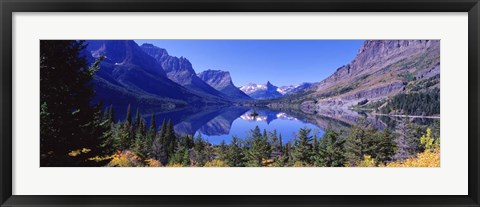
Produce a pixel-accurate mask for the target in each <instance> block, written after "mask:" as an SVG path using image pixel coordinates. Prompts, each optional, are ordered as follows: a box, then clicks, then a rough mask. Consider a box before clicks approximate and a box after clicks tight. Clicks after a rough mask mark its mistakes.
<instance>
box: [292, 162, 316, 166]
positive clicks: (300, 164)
mask: <svg viewBox="0 0 480 207" xmlns="http://www.w3.org/2000/svg"><path fill="white" fill-rule="evenodd" d="M293 167H312V166H311V165H309V164H308V163H306V162H301V161H296V162H295V163H293Z"/></svg>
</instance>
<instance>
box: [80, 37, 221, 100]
mask: <svg viewBox="0 0 480 207" xmlns="http://www.w3.org/2000/svg"><path fill="white" fill-rule="evenodd" d="M86 43H87V44H88V46H87V48H86V51H87V52H86V55H87V59H88V60H89V62H93V61H94V59H95V58H97V57H99V56H101V55H103V56H104V57H105V59H104V60H103V61H102V63H101V65H100V66H101V69H100V70H99V71H97V73H96V75H95V77H94V82H95V91H96V94H97V97H98V100H97V101H100V100H103V101H104V104H106V105H109V104H113V105H114V106H116V107H117V106H118V107H121V108H124V107H126V106H127V105H128V104H132V105H134V106H135V105H138V106H142V107H161V108H173V107H179V106H184V105H187V104H193V105H197V104H200V105H203V104H208V103H215V100H209V99H205V98H203V97H201V96H200V95H198V94H195V93H193V92H192V91H190V90H188V89H186V88H184V87H182V86H181V85H179V84H177V83H175V82H173V81H171V80H170V79H169V78H168V77H167V75H166V73H165V71H164V70H163V68H162V66H161V65H160V64H159V63H158V62H157V61H156V60H155V59H154V58H152V57H151V56H149V55H147V54H146V53H145V52H143V50H142V49H141V48H140V47H139V46H138V45H137V44H136V43H135V42H134V41H129V40H89V41H86Z"/></svg>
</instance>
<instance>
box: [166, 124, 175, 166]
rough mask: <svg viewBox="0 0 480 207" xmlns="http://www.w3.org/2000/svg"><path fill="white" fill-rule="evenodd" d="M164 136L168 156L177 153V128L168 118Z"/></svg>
mask: <svg viewBox="0 0 480 207" xmlns="http://www.w3.org/2000/svg"><path fill="white" fill-rule="evenodd" d="M164 136H165V144H166V146H167V157H170V156H171V155H173V154H174V153H175V148H176V144H177V136H176V135H175V130H174V129H173V124H172V121H171V120H168V122H167V127H166V131H165V134H164Z"/></svg>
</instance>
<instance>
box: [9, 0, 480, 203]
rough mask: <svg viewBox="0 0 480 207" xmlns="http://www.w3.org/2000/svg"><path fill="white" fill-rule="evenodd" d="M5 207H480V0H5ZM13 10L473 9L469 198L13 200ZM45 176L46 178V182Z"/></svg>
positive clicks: (17, 197) (470, 28) (83, 197)
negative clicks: (479, 107) (479, 108)
mask: <svg viewBox="0 0 480 207" xmlns="http://www.w3.org/2000/svg"><path fill="white" fill-rule="evenodd" d="M0 10H1V24H2V26H1V30H2V31H1V32H0V39H1V42H0V47H1V50H0V63H1V69H0V70H1V73H0V81H1V83H0V87H1V90H0V91H1V93H0V100H1V102H0V116H1V126H0V134H1V140H0V151H1V152H0V156H1V157H0V166H1V176H0V185H1V187H0V203H1V204H2V206H54V205H56V206H120V205H121V206H277V205H278V206H373V205H376V206H480V204H479V203H480V202H479V189H478V188H479V162H480V160H479V152H478V150H479V148H480V145H479V142H478V138H479V135H480V133H479V131H480V127H479V125H478V121H479V110H478V106H479V98H480V96H479V88H480V73H479V61H480V57H479V52H478V50H479V48H480V47H479V41H478V40H479V37H478V35H479V18H480V17H479V12H480V5H479V1H478V0H403V1H402V0H383V1H379V0H336V1H332V0H297V1H296V0H243V1H242V0H229V1H225V0H224V1H222V0H196V1H195V0H141V1H134V0H84V1H79V0H72V1H66V0H63V1H61V0H0ZM13 12H468V67H469V68H468V81H469V85H468V91H469V100H468V104H469V108H468V110H469V114H468V117H469V118H468V122H469V124H468V127H469V129H468V134H469V137H468V164H469V169H468V181H469V185H468V195H464V196H454V195H442V196H440V195H439V196H394V195H392V196H374V195H371V196H246V195H245V196H214V195H211V196H93V195H81V196H53V195H52V196H25V195H12V139H13V136H12V118H13V117H12V14H13ZM39 179H41V178H39Z"/></svg>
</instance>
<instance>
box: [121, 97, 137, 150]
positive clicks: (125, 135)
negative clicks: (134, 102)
mask: <svg viewBox="0 0 480 207" xmlns="http://www.w3.org/2000/svg"><path fill="white" fill-rule="evenodd" d="M134 137H135V136H134V133H133V125H132V114H131V107H130V104H129V105H128V107H127V116H126V118H125V122H123V129H122V132H121V134H120V140H121V141H120V142H121V144H120V145H121V149H122V150H126V149H130V147H132V145H133V142H134Z"/></svg>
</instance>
